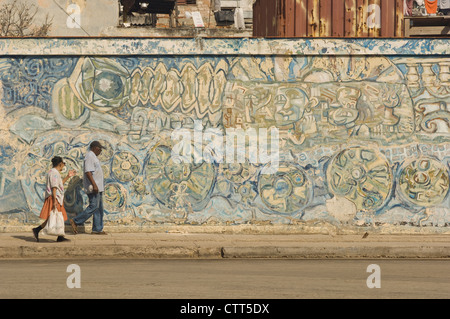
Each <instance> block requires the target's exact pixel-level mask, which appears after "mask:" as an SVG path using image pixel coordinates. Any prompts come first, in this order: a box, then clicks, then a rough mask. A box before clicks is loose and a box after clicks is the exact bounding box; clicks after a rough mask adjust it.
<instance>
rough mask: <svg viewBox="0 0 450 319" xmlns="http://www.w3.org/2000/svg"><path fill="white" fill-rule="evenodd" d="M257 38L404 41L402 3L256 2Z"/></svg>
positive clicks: (379, 0)
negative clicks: (377, 38) (336, 38)
mask: <svg viewBox="0 0 450 319" xmlns="http://www.w3.org/2000/svg"><path fill="white" fill-rule="evenodd" d="M253 19H254V25H253V35H254V36H257V37H274V36H279V37H403V25H402V24H403V0H256V2H255V4H254V7H253Z"/></svg>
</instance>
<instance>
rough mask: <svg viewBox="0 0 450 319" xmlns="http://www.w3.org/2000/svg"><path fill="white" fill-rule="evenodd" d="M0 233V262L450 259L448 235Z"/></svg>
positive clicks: (449, 237)
mask: <svg viewBox="0 0 450 319" xmlns="http://www.w3.org/2000/svg"><path fill="white" fill-rule="evenodd" d="M66 238H68V239H69V240H70V241H68V242H61V243H57V242H56V241H55V239H56V237H54V236H47V235H43V234H41V235H40V242H36V241H35V239H34V237H33V234H32V232H31V231H30V232H16V233H0V258H39V259H40V258H43V259H47V258H56V259H61V258H208V259H222V258H367V259H371V258H450V235H379V234H373V235H372V234H369V235H368V236H367V237H366V238H363V237H362V236H361V235H335V236H331V235H320V234H317V235H315V234H312V235H299V234H283V235H267V234H222V233H180V232H162V233H161V232H159V233H158V232H156V233H128V232H126V233H115V232H112V233H108V234H107V235H92V234H86V233H80V234H77V235H73V234H72V233H68V234H67V235H66Z"/></svg>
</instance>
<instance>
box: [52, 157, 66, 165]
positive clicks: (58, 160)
mask: <svg viewBox="0 0 450 319" xmlns="http://www.w3.org/2000/svg"><path fill="white" fill-rule="evenodd" d="M63 162H64V161H63V159H62V157H60V156H55V157H53V158H52V164H53V167H56V166H58V165H59V164H60V163H63Z"/></svg>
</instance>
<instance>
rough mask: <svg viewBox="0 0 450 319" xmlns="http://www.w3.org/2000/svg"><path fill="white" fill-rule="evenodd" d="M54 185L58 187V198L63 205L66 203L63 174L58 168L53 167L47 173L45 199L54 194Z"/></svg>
mask: <svg viewBox="0 0 450 319" xmlns="http://www.w3.org/2000/svg"><path fill="white" fill-rule="evenodd" d="M54 187H56V200H57V201H58V202H59V204H60V205H61V206H62V205H63V203H64V184H63V182H62V179H61V174H60V173H59V171H58V170H57V169H56V168H52V169H51V170H50V171H49V172H48V174H47V183H46V187H45V199H47V197H49V196H52V188H54Z"/></svg>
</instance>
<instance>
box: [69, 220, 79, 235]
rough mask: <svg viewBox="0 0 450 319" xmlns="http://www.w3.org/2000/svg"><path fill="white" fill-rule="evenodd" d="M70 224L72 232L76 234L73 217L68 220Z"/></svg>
mask: <svg viewBox="0 0 450 319" xmlns="http://www.w3.org/2000/svg"><path fill="white" fill-rule="evenodd" d="M70 225H71V226H72V230H73V233H74V234H78V229H77V224H75V222H74V221H73V219H71V220H70Z"/></svg>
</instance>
